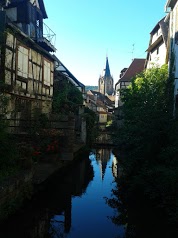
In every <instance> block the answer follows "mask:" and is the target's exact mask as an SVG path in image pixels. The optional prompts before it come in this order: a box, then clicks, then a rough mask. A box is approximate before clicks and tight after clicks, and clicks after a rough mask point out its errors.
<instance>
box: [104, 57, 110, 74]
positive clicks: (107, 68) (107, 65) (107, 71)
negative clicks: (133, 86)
mask: <svg viewBox="0 0 178 238" xmlns="http://www.w3.org/2000/svg"><path fill="white" fill-rule="evenodd" d="M109 77H111V73H110V68H109V62H108V57H106V68H105V75H104V78H109Z"/></svg>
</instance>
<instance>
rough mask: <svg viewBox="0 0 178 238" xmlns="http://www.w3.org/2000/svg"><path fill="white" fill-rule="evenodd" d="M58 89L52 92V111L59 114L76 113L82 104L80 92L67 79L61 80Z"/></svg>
mask: <svg viewBox="0 0 178 238" xmlns="http://www.w3.org/2000/svg"><path fill="white" fill-rule="evenodd" d="M59 87H60V88H59V91H56V92H55V94H54V100H53V112H54V113H59V114H69V113H70V112H73V113H76V112H77V110H78V106H79V105H82V104H83V96H82V93H81V92H80V91H79V90H78V89H77V88H76V87H75V86H73V85H71V84H70V83H68V82H67V81H61V82H60V85H59Z"/></svg>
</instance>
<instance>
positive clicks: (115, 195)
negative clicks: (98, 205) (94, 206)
mask: <svg viewBox="0 0 178 238" xmlns="http://www.w3.org/2000/svg"><path fill="white" fill-rule="evenodd" d="M112 172H113V176H114V177H115V181H116V183H115V188H114V189H113V190H112V195H111V197H110V198H106V201H107V204H108V205H109V206H110V207H111V208H113V210H114V211H115V212H114V215H112V216H110V219H111V221H112V222H113V223H114V224H116V225H118V226H125V235H124V238H143V237H144V238H150V237H151V238H160V237H161V238H164V237H165V238H168V237H169V238H174V237H177V234H176V229H177V228H175V225H170V224H169V222H168V217H167V216H166V214H165V212H164V211H163V209H161V207H159V204H154V203H151V201H150V200H148V199H146V198H145V196H144V194H141V193H140V192H139V193H138V191H137V190H134V193H133V192H131V191H129V193H128V190H127V184H126V181H125V177H124V175H123V170H122V167H121V165H120V164H119V161H118V160H117V159H116V157H115V158H114V159H113V163H112ZM128 194H129V196H128Z"/></svg>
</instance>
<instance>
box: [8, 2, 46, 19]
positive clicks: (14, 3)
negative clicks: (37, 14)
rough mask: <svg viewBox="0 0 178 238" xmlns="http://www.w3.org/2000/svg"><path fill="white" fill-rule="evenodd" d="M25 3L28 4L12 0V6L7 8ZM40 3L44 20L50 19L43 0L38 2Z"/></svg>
mask: <svg viewBox="0 0 178 238" xmlns="http://www.w3.org/2000/svg"><path fill="white" fill-rule="evenodd" d="M23 2H26V0H10V4H9V5H8V6H7V8H8V7H14V6H18V4H20V3H23ZM38 3H39V7H40V10H41V12H42V14H43V18H44V19H45V18H48V16H47V13H46V9H45V5H44V2H43V0H38Z"/></svg>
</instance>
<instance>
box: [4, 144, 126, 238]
mask: <svg viewBox="0 0 178 238" xmlns="http://www.w3.org/2000/svg"><path fill="white" fill-rule="evenodd" d="M117 176H118V168H117V163H116V158H115V156H114V155H113V153H112V150H111V149H109V148H97V149H93V150H92V151H91V152H90V154H89V155H86V154H85V155H82V156H81V158H80V159H79V160H77V162H76V163H75V165H72V166H71V167H69V168H67V169H65V171H63V172H62V173H61V172H60V173H56V174H55V175H54V176H52V177H51V178H50V179H49V180H48V181H47V182H46V183H45V184H43V185H42V186H41V188H40V191H39V192H38V193H37V194H35V196H34V198H33V199H32V201H30V202H28V204H26V205H25V206H24V207H23V209H21V210H20V211H19V212H18V214H15V215H14V216H12V217H11V218H10V219H9V220H8V221H6V222H5V224H3V225H2V226H1V227H0V237H1V238H9V237H18V238H21V237H23V238H63V237H65V238H91V237H92V238H123V237H124V234H125V226H124V225H114V223H113V222H112V221H111V219H110V217H113V216H114V212H115V211H114V209H113V208H111V207H110V206H109V205H108V204H107V202H106V199H107V198H111V196H112V189H114V188H115V186H116V183H115V177H117Z"/></svg>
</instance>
